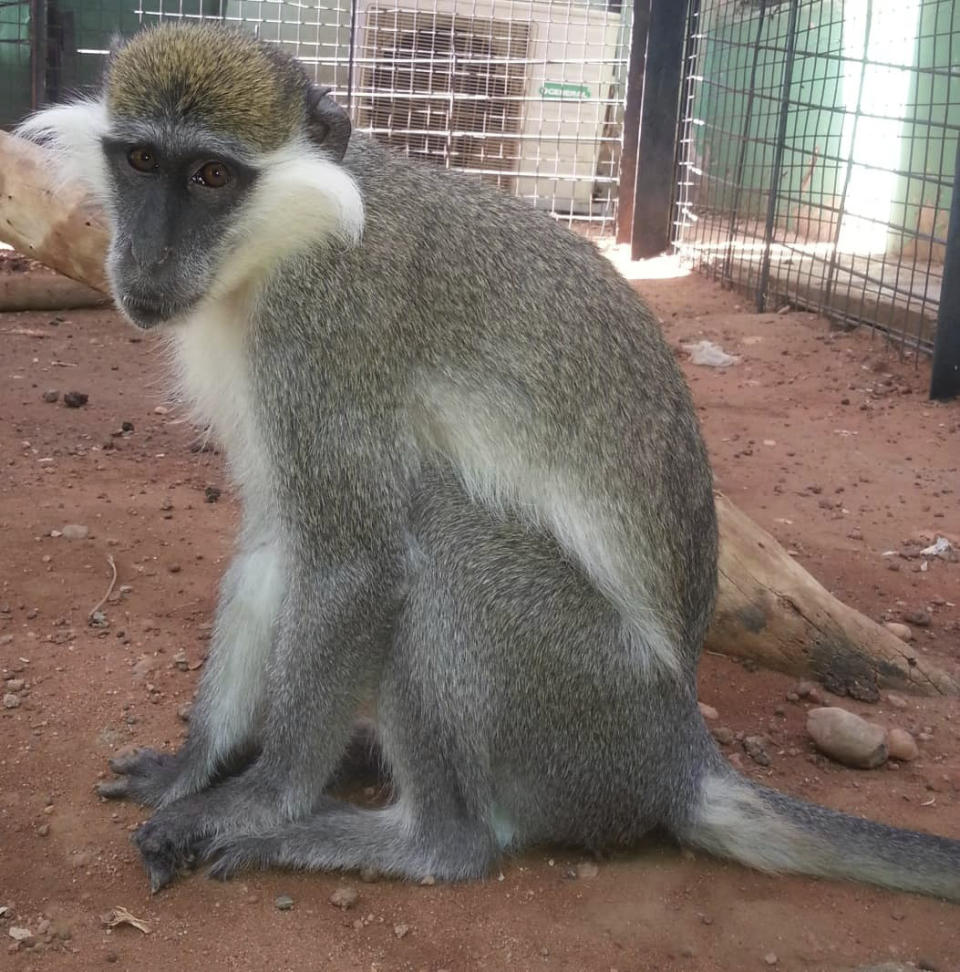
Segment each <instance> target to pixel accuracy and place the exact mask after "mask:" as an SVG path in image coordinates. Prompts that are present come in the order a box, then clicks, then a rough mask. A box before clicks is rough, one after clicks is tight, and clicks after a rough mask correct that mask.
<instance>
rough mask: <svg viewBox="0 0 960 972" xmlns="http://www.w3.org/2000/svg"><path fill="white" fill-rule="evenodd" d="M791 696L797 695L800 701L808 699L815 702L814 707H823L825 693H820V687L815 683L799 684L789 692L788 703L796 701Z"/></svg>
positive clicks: (805, 682)
mask: <svg viewBox="0 0 960 972" xmlns="http://www.w3.org/2000/svg"><path fill="white" fill-rule="evenodd" d="M791 695H795V696H797V698H799V699H807V700H808V701H809V702H813V703H814V705H823V693H822V692H821V691H820V687H819V686H818V685H817V684H816V683H815V682H808V681H803V682H797V684H796V685H794V686H793V688H792V689H791V690H790V691H789V692H787V701H788V702H792V701H794V700H793V699H791V698H790V696H791Z"/></svg>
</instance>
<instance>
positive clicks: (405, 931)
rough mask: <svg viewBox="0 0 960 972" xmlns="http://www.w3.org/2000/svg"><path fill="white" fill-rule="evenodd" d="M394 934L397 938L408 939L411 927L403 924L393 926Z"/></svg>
mask: <svg viewBox="0 0 960 972" xmlns="http://www.w3.org/2000/svg"><path fill="white" fill-rule="evenodd" d="M393 933H394V935H396V936H397V938H406V937H407V935H409V934H410V926H409V925H405V924H403V923H402V922H401V923H400V924H399V925H394V926H393Z"/></svg>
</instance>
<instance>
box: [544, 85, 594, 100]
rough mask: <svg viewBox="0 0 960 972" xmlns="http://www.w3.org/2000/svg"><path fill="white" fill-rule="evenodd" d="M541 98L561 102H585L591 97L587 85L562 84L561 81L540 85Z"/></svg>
mask: <svg viewBox="0 0 960 972" xmlns="http://www.w3.org/2000/svg"><path fill="white" fill-rule="evenodd" d="M540 97H541V98H553V99H557V100H560V101H584V100H585V99H587V98H589V97H590V87H589V85H586V84H562V83H561V82H560V81H545V82H544V83H543V84H542V85H540Z"/></svg>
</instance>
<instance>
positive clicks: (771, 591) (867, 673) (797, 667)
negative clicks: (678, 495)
mask: <svg viewBox="0 0 960 972" xmlns="http://www.w3.org/2000/svg"><path fill="white" fill-rule="evenodd" d="M717 516H718V518H719V522H720V576H719V591H718V596H717V610H716V614H715V615H714V619H713V624H712V625H711V628H710V631H709V633H708V635H707V644H706V647H707V649H708V650H711V651H716V652H720V653H722V654H724V655H731V656H734V657H738V658H745V659H752V660H754V661H756V662H757V663H758V664H761V665H763V666H765V667H767V668H773V669H776V670H777V671H782V672H791V673H794V674H796V675H808V676H809V675H813V676H814V677H816V678H818V679H819V680H820V681H821V682H822V683H823V685H824V686H825V687H826V688H827V689H829V690H830V691H831V692H836V693H837V694H838V695H851V696H853V697H854V698H857V699H862V700H863V701H869V702H874V701H876V699H877V697H878V694H879V692H878V690H879V689H880V688H881V687H896V688H900V689H905V690H907V691H914V692H920V693H924V694H929V695H935V694H942V695H957V694H960V682H958V680H957V679H956V678H955V677H953V676H951V675H950V674H948V673H947V672H944V671H942V670H940V669H938V668H937V667H935V666H934V665H931V664H930V663H928V662H927V661H925V659H924V658H923V657H922V656H920V655H919V654H917V652H915V651H914V650H913V649H912V648H911V647H910V645H908V644H907V643H906V642H904V641H901V640H900V639H899V638H898V637H896V635H894V634H892V633H891V632H890V631H888V630H887V629H886V628H885V627H883V625H880V624H877V623H876V622H874V621H871V620H870V618H868V617H866V616H865V615H863V614H861V613H860V612H859V611H855V610H854V609H853V608H851V607H849V606H848V605H846V604H844V603H843V602H842V601H839V600H838V599H837V598H835V597H834V596H833V595H832V594H831V593H830V592H829V591H828V590H826V588H824V587H823V586H822V585H821V584H820V583H819V582H818V581H817V580H816V579H815V578H814V577H813V576H812V575H811V574H810V573H809V572H808V571H806V570H804V569H803V567H801V566H800V565H799V564H798V563H797V562H796V561H795V560H794V559H793V558H792V557H791V556H790V555H789V554H788V553H787V552H786V550H784V549H783V547H782V546H780V544H779V543H778V542H777V541H776V540H775V539H774V538H773V537H772V536H771V535H770V534H769V533H767V532H766V530H764V529H763V528H762V527H761V526H759V525H758V524H757V523H755V522H754V521H753V520H751V519H750V518H749V517H748V516H747V515H746V514H745V513H743V512H742V511H740V510H738V509H737V508H736V507H735V506H734V505H733V503H731V502H730V500H728V499H727V498H726V497H725V496H722V495H718V496H717Z"/></svg>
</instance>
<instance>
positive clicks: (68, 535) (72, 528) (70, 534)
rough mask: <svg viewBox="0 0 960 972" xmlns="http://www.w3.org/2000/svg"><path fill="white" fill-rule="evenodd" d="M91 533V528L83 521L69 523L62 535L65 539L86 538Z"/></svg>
mask: <svg viewBox="0 0 960 972" xmlns="http://www.w3.org/2000/svg"><path fill="white" fill-rule="evenodd" d="M89 533H90V528H89V527H88V526H84V525H83V524H82V523H68V524H67V525H66V526H65V527H64V528H63V529H62V530H61V531H60V535H61V536H62V537H63V538H64V539H65V540H86V538H87V536H88V535H89Z"/></svg>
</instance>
